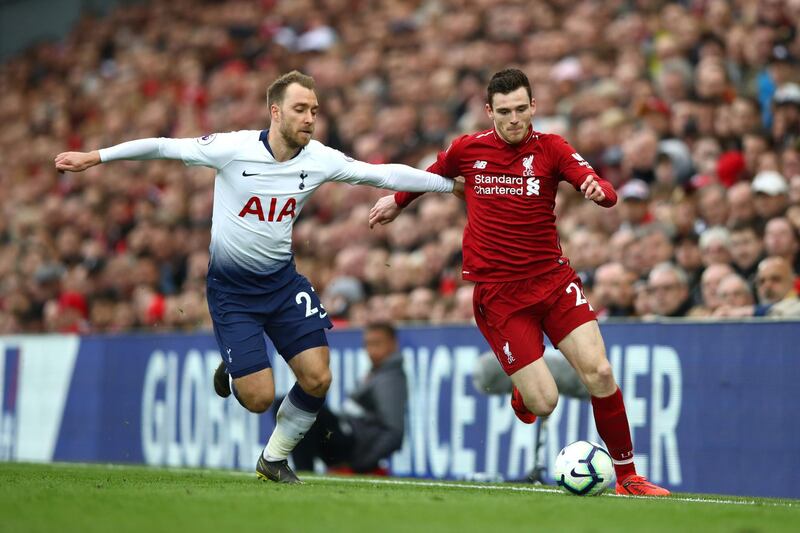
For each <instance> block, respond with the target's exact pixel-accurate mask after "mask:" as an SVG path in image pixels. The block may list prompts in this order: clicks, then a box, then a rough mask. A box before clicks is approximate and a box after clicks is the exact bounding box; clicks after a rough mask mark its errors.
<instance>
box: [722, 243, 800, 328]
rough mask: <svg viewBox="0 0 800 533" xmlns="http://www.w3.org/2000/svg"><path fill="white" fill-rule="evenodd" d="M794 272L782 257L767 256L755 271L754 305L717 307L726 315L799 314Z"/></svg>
mask: <svg viewBox="0 0 800 533" xmlns="http://www.w3.org/2000/svg"><path fill="white" fill-rule="evenodd" d="M795 281H796V276H795V273H794V272H793V271H792V268H791V266H790V265H789V263H788V262H787V261H786V260H785V259H784V258H782V257H767V258H765V259H763V260H761V262H760V263H759V264H758V271H757V272H756V294H757V295H758V303H757V304H756V305H752V304H745V305H743V306H739V307H725V308H720V309H719V313H718V314H719V316H725V317H768V318H800V298H798V295H797V291H796V290H795Z"/></svg>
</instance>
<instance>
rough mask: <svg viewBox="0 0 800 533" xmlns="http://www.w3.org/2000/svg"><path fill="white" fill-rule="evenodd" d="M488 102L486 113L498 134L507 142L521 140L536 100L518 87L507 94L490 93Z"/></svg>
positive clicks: (515, 142)
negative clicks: (490, 98) (490, 99)
mask: <svg viewBox="0 0 800 533" xmlns="http://www.w3.org/2000/svg"><path fill="white" fill-rule="evenodd" d="M490 103H491V105H489V104H486V113H487V114H488V115H489V118H490V119H492V122H494V129H495V130H496V131H497V133H498V135H500V137H502V138H503V140H504V141H506V142H507V143H509V144H517V143H519V142H522V140H523V139H524V138H525V136H526V135H527V134H528V128H529V127H530V125H531V120H532V119H533V114H534V113H535V112H536V100H534V99H532V98H528V91H527V90H525V87H520V88H519V89H515V90H513V91H511V92H510V93H508V94H501V93H496V94H494V95H492V102H490Z"/></svg>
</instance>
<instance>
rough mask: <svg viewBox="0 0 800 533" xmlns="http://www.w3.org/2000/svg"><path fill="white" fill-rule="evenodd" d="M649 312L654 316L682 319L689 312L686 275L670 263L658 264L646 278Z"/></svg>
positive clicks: (690, 302) (689, 301) (690, 304)
mask: <svg viewBox="0 0 800 533" xmlns="http://www.w3.org/2000/svg"><path fill="white" fill-rule="evenodd" d="M647 290H648V292H649V294H650V312H651V313H652V314H653V315H656V316H663V317H683V316H686V314H687V313H688V312H689V309H690V308H691V306H692V301H691V299H690V298H689V282H688V279H687V277H686V273H685V272H684V271H683V269H682V268H680V267H679V266H676V265H674V264H673V263H670V262H664V263H659V264H657V265H656V266H654V267H653V269H652V270H651V271H650V275H649V276H648V278H647Z"/></svg>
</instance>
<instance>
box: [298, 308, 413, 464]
mask: <svg viewBox="0 0 800 533" xmlns="http://www.w3.org/2000/svg"><path fill="white" fill-rule="evenodd" d="M364 348H365V350H366V352H367V356H368V357H369V360H370V363H371V367H370V370H369V372H368V373H367V375H366V376H365V378H364V380H363V381H362V382H361V383H360V384H359V385H358V386H357V387H356V389H355V390H354V391H353V392H351V393H350V394H349V395H348V396H347V398H346V399H345V401H344V402H343V404H342V409H341V412H339V413H335V412H333V411H331V410H330V409H328V408H327V407H325V406H322V408H321V409H320V411H319V414H318V415H317V419H316V421H315V422H314V424H313V425H312V426H311V427H310V428H309V430H308V433H306V435H305V437H303V440H301V441H300V443H299V444H298V445H297V446H296V447H295V448H294V450H293V451H292V460H293V461H294V464H295V467H296V468H297V469H298V470H306V471H311V470H314V460H315V459H317V458H319V459H321V460H322V461H323V462H324V463H325V464H326V465H327V466H329V467H336V468H337V469H338V470H339V471H342V469H349V470H351V471H353V472H356V473H377V472H382V470H380V468H381V462H382V461H384V460H386V459H388V458H389V457H390V456H391V454H392V453H394V452H395V451H397V450H399V449H400V447H401V446H402V444H403V434H404V432H405V414H406V404H407V403H408V386H407V383H406V375H405V372H404V371H403V356H402V354H401V353H400V351H399V349H398V345H397V333H396V332H395V329H394V327H392V326H391V325H390V324H389V323H387V322H376V323H372V324H368V325H367V326H365V327H364ZM284 401H285V400H284Z"/></svg>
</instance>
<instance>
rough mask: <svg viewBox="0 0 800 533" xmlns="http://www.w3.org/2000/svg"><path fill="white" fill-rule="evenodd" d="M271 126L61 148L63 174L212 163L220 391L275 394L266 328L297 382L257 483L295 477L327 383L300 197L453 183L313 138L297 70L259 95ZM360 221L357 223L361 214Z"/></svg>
mask: <svg viewBox="0 0 800 533" xmlns="http://www.w3.org/2000/svg"><path fill="white" fill-rule="evenodd" d="M267 103H268V105H269V111H270V117H271V125H270V128H269V129H268V130H264V131H258V130H248V131H237V132H231V133H219V134H211V135H206V136H204V137H200V138H197V139H167V138H157V139H156V138H150V139H139V140H135V141H129V142H125V143H122V144H119V145H116V146H112V147H110V148H104V149H101V150H95V151H92V152H65V153H61V154H58V156H56V158H55V166H56V169H57V170H60V171H72V172H79V171H82V170H85V169H87V168H89V167H92V166H94V165H98V164H100V163H106V162H109V161H116V160H123V159H125V160H141V159H177V160H182V161H183V162H184V163H185V164H186V165H203V166H207V167H211V168H214V169H216V170H217V175H216V178H215V182H214V212H213V216H212V227H211V247H210V248H211V250H210V253H211V259H210V262H209V268H208V278H207V297H208V307H209V310H210V312H211V317H212V319H213V324H214V335H215V337H216V339H217V343H218V344H219V349H220V354H221V355H222V359H223V361H222V363H221V364H220V367H219V368H218V369H217V372H216V373H215V376H214V388H215V390H216V391H217V394H219V395H220V396H223V397H225V396H228V395H230V393H231V391H233V393H234V395H235V396H236V398H237V399H238V400H239V403H241V404H242V405H243V406H244V407H245V408H246V409H248V410H250V411H252V412H255V413H263V412H264V411H266V410H267V409H269V407H270V405H271V404H272V402H273V400H274V398H275V384H274V381H273V375H272V368H271V367H270V361H269V358H268V356H267V349H266V344H265V339H264V334H265V333H266V334H267V335H268V336H269V338H270V339H271V340H272V342H273V344H274V345H275V347H276V349H277V350H278V352H279V353H280V354H281V356H282V357H283V358H284V359H286V361H287V363H288V364H289V366H290V367H291V369H292V371H293V372H294V374H295V376H296V377H297V382H296V383H295V384H294V386H293V387H292V389H291V391H290V392H289V394H288V395H287V397H286V399H285V400H284V401H283V403H282V404H281V407H280V409H279V410H278V413H277V417H276V425H275V429H274V431H273V433H272V435H271V436H270V438H269V441H268V442H267V445H266V447H265V448H264V451H263V453H262V454H261V456H260V457H259V459H258V463H257V465H256V473H257V474H258V476H259V478H261V479H270V480H273V481H278V482H283V483H300V480H299V479H298V478H297V476H296V475H295V473H294V472H293V471H292V469H291V468H290V467H289V465H288V463H287V461H286V459H287V457H288V455H289V452H291V451H292V449H294V447H295V446H296V445H297V443H298V442H299V441H300V439H302V438H303V435H304V434H305V432H306V431H308V429H309V428H310V427H311V425H312V424H313V423H314V420H315V418H316V415H317V412H318V411H319V409H320V407H321V406H322V404H323V403H324V401H325V394H326V393H327V391H328V387H329V385H330V382H331V373H330V369H329V367H328V358H329V352H328V342H327V339H326V337H325V329H327V328H330V327H332V324H331V321H330V319H329V318H328V313H327V312H326V311H325V309H324V308H323V307H322V305H321V304H320V301H319V297H318V296H317V294H316V292H314V288H313V287H312V286H311V284H310V283H309V282H308V280H307V279H306V278H305V277H304V276H302V275H300V274H298V273H297V271H296V270H295V265H294V260H293V257H292V251H291V237H292V226H293V224H294V221H295V220H296V218H297V215H298V214H299V213H300V210H301V209H302V208H303V205H304V204H305V202H306V200H307V199H308V197H309V196H310V195H311V194H312V193H313V192H314V191H315V190H316V189H317V187H319V186H320V185H322V184H323V183H325V182H327V181H345V182H348V183H353V184H369V185H374V186H377V187H384V188H388V189H396V190H406V191H433V192H451V191H454V187H455V189H456V190H455V191H454V192H456V193H459V192H460V191H461V190H463V187H462V185H461V184H460V183H458V184H456V183H455V182H454V181H452V180H449V179H445V178H443V177H441V176H438V175H436V174H431V173H428V172H425V171H422V170H417V169H414V168H411V167H408V166H405V165H393V164H389V165H371V164H368V163H364V162H361V161H355V160H353V159H351V158H349V157H347V156H345V155H344V154H342V153H341V152H338V151H336V150H334V149H332V148H329V147H327V146H325V145H323V144H321V143H319V142H317V141H314V140H312V139H311V137H312V135H313V133H314V124H315V120H316V115H317V110H318V108H319V104H318V102H317V97H316V94H315V92H314V80H313V78H311V77H309V76H306V75H303V74H301V73H299V72H297V71H293V72H290V73H288V74H285V75H283V76H281V77H280V78H278V79H277V80H275V82H274V83H273V84H272V85H271V86H270V87H269V89H268V91H267ZM365 223H366V221H365Z"/></svg>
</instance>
